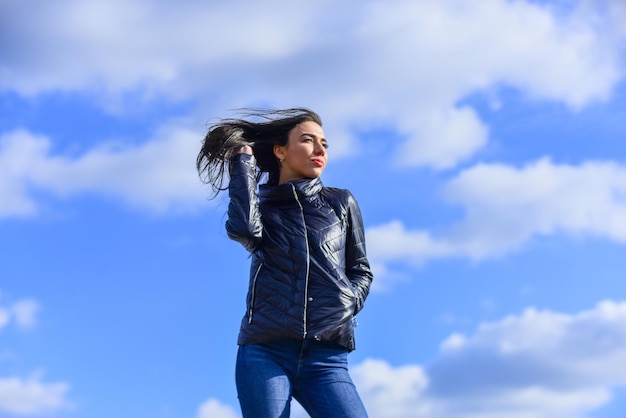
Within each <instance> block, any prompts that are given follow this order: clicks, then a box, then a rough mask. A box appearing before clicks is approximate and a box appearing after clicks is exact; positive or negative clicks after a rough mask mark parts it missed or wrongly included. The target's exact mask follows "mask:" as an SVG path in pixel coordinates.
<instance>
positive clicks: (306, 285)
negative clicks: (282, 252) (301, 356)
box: [291, 184, 311, 339]
mask: <svg viewBox="0 0 626 418" xmlns="http://www.w3.org/2000/svg"><path fill="white" fill-rule="evenodd" d="M291 190H292V191H293V196H294V197H295V199H296V202H298V206H299V207H300V214H301V215H302V226H303V227H304V241H305V244H306V275H305V278H304V312H303V313H302V324H303V329H304V332H303V334H302V338H303V339H304V338H306V335H307V326H306V321H307V314H306V313H307V311H308V304H309V269H310V263H311V260H310V258H311V256H310V254H309V233H308V231H307V230H306V221H305V219H304V208H303V207H302V203H301V202H300V198H299V197H298V193H296V187H295V186H294V185H293V184H292V185H291Z"/></svg>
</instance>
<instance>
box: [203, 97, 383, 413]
mask: <svg viewBox="0 0 626 418" xmlns="http://www.w3.org/2000/svg"><path fill="white" fill-rule="evenodd" d="M327 147H328V142H327V140H326V138H325V135H324V131H323V130H322V121H321V119H320V117H319V116H318V115H317V114H316V113H314V112H312V111H310V110H308V109H303V108H296V109H286V110H275V111H260V110H256V111H251V112H250V113H248V114H246V115H245V117H244V118H243V119H225V120H223V121H221V122H220V123H218V124H216V125H214V126H212V127H211V128H210V129H209V132H208V133H207V135H206V137H205V139H204V142H203V146H202V149H201V151H200V153H199V155H198V158H197V162H196V163H197V169H198V172H199V173H200V175H201V177H202V178H203V180H204V181H205V182H207V183H209V184H211V185H212V186H213V187H214V191H215V193H216V194H217V193H219V192H220V191H222V190H226V187H225V186H224V181H225V179H224V177H225V176H224V174H225V171H226V170H228V173H229V181H228V186H227V187H228V192H229V197H230V202H229V206H228V220H227V221H226V231H227V233H228V236H229V237H230V238H231V239H233V240H235V241H238V242H240V243H241V244H242V245H243V246H244V247H245V248H246V249H247V250H248V251H249V252H250V254H251V268H250V283H249V288H248V296H247V309H246V313H245V315H244V317H243V319H242V322H241V328H240V332H239V338H238V344H239V351H238V354H237V365H236V382H237V392H238V395H239V402H240V405H241V409H242V413H243V416H244V418H247V417H253V418H265V417H267V418H270V417H271V418H276V417H288V416H289V413H290V409H289V408H290V401H291V398H292V397H293V398H295V399H296V400H297V401H298V402H299V403H300V404H301V405H302V406H303V407H304V409H305V410H306V411H307V412H308V413H309V414H310V415H311V416H312V417H319V418H333V417H346V418H363V417H367V413H366V411H365V408H364V406H363V403H362V402H361V399H360V397H359V395H358V393H357V391H356V389H355V387H354V384H353V383H352V380H351V378H350V376H349V374H348V371H347V355H348V353H349V352H350V351H352V350H354V348H355V343H354V328H353V327H354V323H355V322H354V316H355V315H356V314H357V313H358V312H359V311H360V310H361V308H362V307H363V303H364V301H365V298H366V297H367V294H368V293H369V288H370V284H371V281H372V273H371V270H370V266H369V262H368V260H367V256H366V252H365V239H364V230H363V222H362V219H361V213H360V210H359V207H358V205H357V202H356V200H355V199H354V197H353V196H352V194H351V193H350V192H349V191H347V190H343V189H337V188H331V187H324V186H323V185H322V182H321V180H320V176H321V174H322V172H323V171H324V168H325V167H326V163H327V161H328V154H327ZM262 179H265V180H266V181H265V182H264V183H263V184H259V182H261V180H262Z"/></svg>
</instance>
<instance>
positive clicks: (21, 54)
mask: <svg viewBox="0 0 626 418" xmlns="http://www.w3.org/2000/svg"><path fill="white" fill-rule="evenodd" d="M590 4H591V3H590ZM2 7H3V10H2V14H3V15H4V16H7V17H6V18H5V19H4V21H3V24H4V25H3V28H2V29H1V30H2V32H1V33H0V35H2V36H0V38H1V39H5V45H4V47H3V50H4V51H3V52H4V56H5V60H4V64H3V66H2V67H0V75H2V77H0V80H2V81H1V82H0V91H2V90H4V91H15V92H18V93H19V94H23V95H36V94H39V93H41V92H43V91H58V90H62V91H79V92H91V93H96V94H102V95H103V96H104V97H106V98H108V100H112V97H114V96H119V97H118V98H121V99H120V100H121V101H122V102H123V97H124V94H128V93H131V94H136V95H139V96H141V97H143V98H145V99H148V100H149V99H150V98H159V99H163V98H168V99H174V100H179V99H180V100H194V101H197V102H199V103H204V105H203V106H206V107H208V108H212V109H221V108H224V107H228V108H232V107H237V106H241V105H245V104H250V103H253V104H255V103H272V104H273V105H276V106H287V105H294V104H299V105H302V104H303V102H306V103H304V104H306V105H308V106H311V107H313V108H315V109H316V110H319V111H320V113H321V114H322V115H325V119H326V122H327V125H328V127H329V128H330V129H329V131H330V132H337V133H340V134H339V137H340V138H344V139H342V142H345V141H348V136H345V135H343V134H342V133H344V132H348V131H349V130H350V128H351V127H354V126H355V125H356V124H368V123H375V124H378V125H380V124H381V123H382V124H386V125H388V126H394V127H396V128H397V129H398V132H399V134H401V135H403V136H404V137H406V138H407V140H406V142H405V143H404V144H401V145H400V148H399V150H400V151H399V152H401V155H403V156H405V157H406V158H403V159H401V160H400V161H401V163H403V164H409V165H423V166H430V167H434V168H448V167H452V166H454V165H455V164H457V163H458V162H459V161H462V160H466V159H468V158H470V157H471V156H472V155H473V154H474V153H475V152H476V151H477V150H479V149H480V148H481V147H482V146H483V145H484V144H485V142H486V136H487V132H488V128H487V127H486V126H484V123H483V122H482V121H480V120H479V119H478V117H477V116H476V114H475V113H474V112H473V111H472V110H471V109H468V108H458V107H457V103H458V102H459V101H460V100H462V99H463V98H464V97H466V96H467V95H468V94H470V93H473V92H476V91H481V90H493V89H495V90H497V88H498V86H501V85H510V86H513V87H514V88H517V89H519V90H520V91H522V92H523V93H524V94H527V95H529V96H532V97H536V98H539V99H549V100H556V101H559V102H563V103H565V104H567V105H568V106H571V107H572V108H580V107H581V106H584V105H586V104H588V103H590V102H593V101H596V100H604V99H606V98H608V97H609V96H610V94H611V90H612V88H613V86H615V85H616V83H617V82H618V81H619V79H620V77H621V73H620V70H621V67H620V62H619V61H620V53H621V48H622V46H623V39H624V34H623V31H622V30H618V29H614V30H612V31H611V33H612V34H613V36H606V35H604V34H605V33H606V32H607V27H611V28H616V27H618V25H617V22H619V20H618V17H619V16H621V15H622V14H623V7H622V8H620V7H613V8H605V9H602V10H603V11H601V9H599V8H593V10H594V13H592V14H590V13H583V12H579V13H577V12H569V13H567V14H557V13H554V12H552V11H551V9H550V8H549V7H548V6H541V5H537V4H533V3H530V2H524V1H516V2H511V1H506V0H484V1H481V2H473V3H471V4H467V5H463V4H460V3H459V2H458V1H454V0H446V1H421V2H414V1H396V2H394V3H393V5H390V4H389V3H381V2H373V1H372V2H356V1H354V2H348V3H347V4H346V3H342V5H340V6H338V5H337V3H336V2H329V1H319V2H311V3H307V4H306V5H302V4H298V5H297V6H296V5H295V4H292V3H289V2H286V1H271V2H269V3H268V2H264V3H258V4H257V3H253V4H249V3H246V7H245V8H241V7H238V4H237V2H217V3H212V4H211V5H210V6H209V5H207V4H206V3H203V2H186V3H184V4H182V5H181V4H176V5H174V4H173V3H167V2H154V1H147V0H144V1H141V0H140V1H135V2H133V3H132V4H131V5H129V4H128V3H127V2H123V1H120V0H115V1H90V2H85V1H81V0H68V1H64V2H61V3H58V4H57V3H55V4H54V5H46V4H43V5H42V4H38V7H28V2H5V3H4V4H3V5H2ZM268 9H271V11H272V12H271V13H265V11H267V10H268ZM120 10H123V13H120ZM260 15H262V16H263V19H259V18H258V16H260ZM111 28H115V30H112V29H111ZM338 32H339V33H341V36H340V37H337V36H336V35H335V34H336V33H338ZM15 45H20V48H17V47H15ZM225 86H226V87H225ZM109 105H111V104H109ZM335 149H336V150H344V151H345V150H348V149H349V147H348V146H347V145H346V144H345V143H342V144H339V146H338V147H336V148H335ZM407 150H410V151H411V152H410V153H409V152H407ZM12 203H13V205H14V206H16V207H24V209H19V210H34V208H32V207H30V208H29V207H28V206H29V203H30V202H28V200H26V201H23V200H19V199H18V200H15V201H13V202H12Z"/></svg>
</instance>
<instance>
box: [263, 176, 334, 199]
mask: <svg viewBox="0 0 626 418" xmlns="http://www.w3.org/2000/svg"><path fill="white" fill-rule="evenodd" d="M323 187H324V185H323V184H322V180H321V179H320V178H319V177H318V178H315V179H300V180H292V181H288V182H287V183H283V184H281V185H280V186H271V185H269V184H261V185H260V186H259V197H261V198H262V199H266V200H273V201H279V200H293V192H294V190H295V191H296V193H297V194H298V197H305V198H306V197H310V196H313V195H315V194H317V193H319V192H320V191H321V190H322V188H323Z"/></svg>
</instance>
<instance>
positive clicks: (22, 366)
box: [0, 0, 626, 418]
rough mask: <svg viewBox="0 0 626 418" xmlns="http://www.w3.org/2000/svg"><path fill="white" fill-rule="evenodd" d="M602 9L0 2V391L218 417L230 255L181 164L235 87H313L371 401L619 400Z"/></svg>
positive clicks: (532, 415)
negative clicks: (353, 210)
mask: <svg viewBox="0 0 626 418" xmlns="http://www.w3.org/2000/svg"><path fill="white" fill-rule="evenodd" d="M209 3H210V4H209ZM625 19H626V6H625V5H624V4H623V2H621V1H618V0H614V1H600V0H597V1H595V0H581V1H554V2H550V1H540V2H539V1H522V0H519V1H505V0H483V1H481V2H460V1H455V0H443V1H442V0H439V1H434V0H433V1H430V0H424V1H390V2H378V1H369V0H365V1H356V0H355V1H346V2H339V3H338V2H331V1H326V0H322V1H317V2H309V3H307V4H299V3H297V2H287V1H266V2H257V3H252V2H242V1H229V2H225V1H224V2H223V1H216V2H202V1H186V2H169V1H165V0H161V1H159V0H152V1H149V0H134V1H122V0H107V1H105V0H91V1H80V0H62V1H57V2H37V1H31V0H25V1H24V0H21V1H18V0H2V1H0V417H59V418H71V417H77V418H101V417H107V418H108V417H111V416H119V417H146V418H208V417H220V418H233V417H239V416H240V414H239V410H238V404H237V398H236V393H235V387H234V361H235V354H236V336H237V332H238V326H239V321H240V318H241V316H242V315H243V313H244V307H245V306H244V298H245V292H246V286H247V274H248V259H247V255H246V253H245V250H244V249H243V248H241V247H240V246H238V245H237V244H236V243H233V242H231V241H229V240H228V238H227V237H226V234H225V232H224V221H225V211H226V200H225V198H224V196H222V197H219V198H218V199H215V200H212V201H209V200H207V197H208V195H209V190H208V189H207V188H206V187H205V186H204V185H202V184H201V183H200V182H199V180H198V178H197V175H196V173H195V169H194V163H195V156H196V154H197V152H198V150H199V147H200V143H201V140H202V138H203V136H204V133H205V130H206V128H207V126H208V124H210V123H211V122H214V121H215V120H217V119H218V118H221V117H227V116H233V112H232V110H233V109H237V108H241V107H246V106H267V107H272V108H282V107H291V106H306V107H310V108H312V109H314V110H315V111H317V112H318V113H319V114H320V115H321V116H322V118H323V120H324V129H325V132H326V135H327V138H328V141H329V144H330V148H329V157H330V158H329V166H328V168H327V170H326V171H325V173H324V176H323V180H324V183H325V184H326V185H329V186H337V187H344V188H348V189H350V190H351V191H352V192H353V193H354V195H355V196H356V198H357V200H358V201H359V203H360V205H361V209H362V212H363V217H364V221H365V224H366V229H367V244H368V253H369V257H370V261H371V263H372V266H373V269H374V274H375V282H374V288H373V290H372V293H371V294H370V297H369V299H368V301H367V304H366V307H365V309H364V310H363V312H362V313H361V314H359V323H360V326H359V327H358V328H357V350H356V351H355V352H353V353H352V354H351V356H350V364H351V370H352V374H353V377H354V380H355V383H356V384H357V386H358V387H359V390H360V392H361V394H362V396H363V398H364V402H365V404H366V405H367V407H368V409H369V411H370V415H371V416H372V417H381V418H441V417H446V418H496V417H497V418H614V417H616V416H622V415H623V414H624V411H625V410H626V377H625V376H626V366H625V365H626V348H625V347H626V325H625V324H626V285H624V283H623V271H624V270H625V269H626V261H625V260H626V258H625V257H624V256H623V254H624V251H625V249H626V248H625V244H626V147H625V146H624V144H623V141H624V138H625V134H626V117H625V116H626V78H625V75H626V67H625V63H626V29H625V28H624V25H623V22H624V20H625ZM293 415H294V417H303V416H305V415H304V414H303V412H302V410H301V409H300V408H299V407H297V406H294V414H293Z"/></svg>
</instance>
